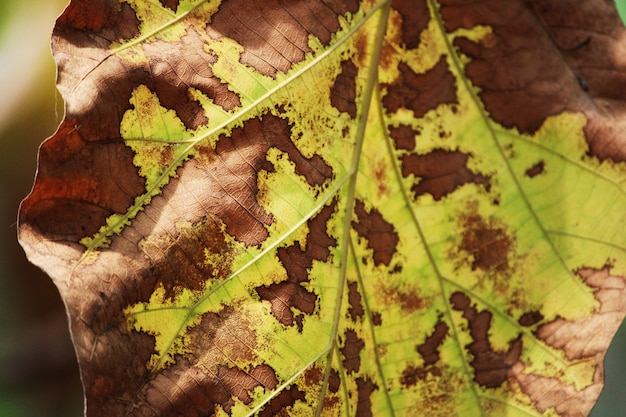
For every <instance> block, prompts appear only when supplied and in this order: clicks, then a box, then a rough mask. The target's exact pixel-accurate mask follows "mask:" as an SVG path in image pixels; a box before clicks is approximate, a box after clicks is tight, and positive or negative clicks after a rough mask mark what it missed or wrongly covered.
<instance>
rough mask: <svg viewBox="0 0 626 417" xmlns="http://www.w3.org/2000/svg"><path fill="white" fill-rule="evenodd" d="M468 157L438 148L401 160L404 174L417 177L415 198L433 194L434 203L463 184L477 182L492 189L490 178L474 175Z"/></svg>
mask: <svg viewBox="0 0 626 417" xmlns="http://www.w3.org/2000/svg"><path fill="white" fill-rule="evenodd" d="M469 156H470V155H468V154H466V153H463V152H461V151H447V150H444V149H435V150H433V151H431V152H429V153H427V154H425V155H419V154H415V153H413V154H409V155H404V156H403V157H402V175H404V176H405V177H408V176H409V175H411V174H412V175H414V176H415V177H416V179H417V181H416V183H415V184H414V185H413V186H412V187H411V191H413V193H414V194H415V198H417V197H419V196H420V195H424V194H430V195H432V196H433V198H434V199H435V201H439V200H441V199H442V198H443V197H445V196H446V195H448V194H450V193H452V192H453V191H454V190H456V189H457V188H459V187H461V186H462V185H465V184H469V183H474V184H480V185H483V186H484V187H485V188H486V189H487V191H488V190H489V188H490V181H489V177H486V176H484V175H481V174H475V173H474V172H472V170H470V169H469V168H468V167H467V163H468V159H469Z"/></svg>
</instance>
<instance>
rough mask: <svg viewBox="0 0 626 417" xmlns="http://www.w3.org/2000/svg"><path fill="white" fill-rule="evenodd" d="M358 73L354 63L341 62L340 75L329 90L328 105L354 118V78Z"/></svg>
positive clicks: (347, 60) (349, 61) (348, 61)
mask: <svg viewBox="0 0 626 417" xmlns="http://www.w3.org/2000/svg"><path fill="white" fill-rule="evenodd" d="M358 73H359V70H358V68H357V67H356V65H354V63H353V62H352V61H351V60H349V59H346V60H344V61H342V62H341V73H340V74H339V75H338V76H337V78H335V83H334V84H333V86H332V87H331V89H330V104H332V106H333V107H334V108H336V109H337V110H339V111H340V112H344V113H348V114H349V115H350V117H352V118H353V119H354V118H355V117H356V102H355V100H356V77H357V75H358Z"/></svg>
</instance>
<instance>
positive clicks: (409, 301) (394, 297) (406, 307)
mask: <svg viewBox="0 0 626 417" xmlns="http://www.w3.org/2000/svg"><path fill="white" fill-rule="evenodd" d="M379 292H380V295H381V296H382V297H384V300H385V304H386V305H399V306H400V307H402V310H403V311H404V312H405V313H406V314H411V313H414V312H415V311H417V310H419V309H420V308H422V307H423V306H424V300H422V299H421V298H420V296H419V292H418V291H417V290H415V289H408V290H405V289H399V288H394V287H392V286H390V285H384V286H380V288H379Z"/></svg>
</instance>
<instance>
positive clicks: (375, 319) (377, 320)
mask: <svg viewBox="0 0 626 417" xmlns="http://www.w3.org/2000/svg"><path fill="white" fill-rule="evenodd" d="M372 324H373V325H374V326H382V325H383V316H382V315H381V314H380V313H379V312H376V313H373V314H372Z"/></svg>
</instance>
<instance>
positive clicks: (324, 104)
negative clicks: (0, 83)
mask: <svg viewBox="0 0 626 417" xmlns="http://www.w3.org/2000/svg"><path fill="white" fill-rule="evenodd" d="M573 3H576V4H580V3H581V2H573ZM591 3H592V2H588V3H585V4H591ZM593 3H594V5H593V7H594V13H593V14H591V13H588V14H584V13H583V12H584V7H591V6H580V10H581V12H580V13H577V14H575V15H571V16H570V15H565V16H566V17H562V16H564V14H563V10H562V6H560V5H554V4H551V3H550V4H548V3H546V4H543V3H541V4H539V3H537V4H535V3H533V4H532V5H528V4H524V5H522V4H517V3H515V4H508V3H507V4H504V3H501V2H497V1H492V2H488V4H489V6H488V7H489V13H485V11H484V10H483V9H482V8H483V7H487V6H483V5H482V3H481V5H476V4H473V3H471V2H467V4H466V2H458V1H448V0H441V1H439V2H435V1H419V2H414V1H393V2H389V1H378V2H376V1H360V2H359V1H357V0H338V1H335V2H319V1H316V0H310V1H303V2H285V3H283V2H278V1H267V2H259V3H256V2H250V1H244V0H231V1H229V2H219V1H197V0H196V1H190V0H188V1H184V0H183V1H177V0H174V1H172V0H162V1H160V2H138V1H131V0H125V1H120V2H118V1H114V0H107V1H102V2H97V3H90V2H88V1H87V0H80V1H79V0H73V1H72V3H71V4H70V6H69V7H68V9H67V10H66V11H65V12H64V13H63V15H62V16H61V17H60V18H59V20H58V22H57V26H56V29H55V32H54V37H53V48H54V51H55V57H56V60H57V63H58V66H59V81H58V84H59V89H60V91H61V92H62V93H63V95H64V98H65V100H66V101H67V103H68V104H67V113H66V116H65V119H64V121H63V123H62V124H61V126H60V127H59V130H58V131H57V133H56V134H55V135H54V136H53V137H52V138H50V139H49V140H48V141H46V142H45V143H44V144H43V145H42V148H41V150H40V160H39V164H40V165H39V172H38V176H37V179H36V183H35V186H34V188H33V191H32V193H31V195H30V196H29V197H28V198H27V199H26V200H25V201H24V203H23V204H22V207H21V211H20V240H21V242H22V244H23V245H24V247H25V249H26V251H27V253H28V255H29V258H30V259H31V260H32V262H34V263H36V264H37V265H40V266H41V267H42V268H44V269H45V270H46V271H47V272H48V273H49V274H50V275H51V277H52V278H53V280H54V281H55V283H56V284H57V286H58V287H59V289H60V291H61V294H62V296H63V298H64V300H65V302H66V305H67V307H68V311H69V315H70V319H71V328H72V333H73V338H74V343H75V345H76V348H77V352H78V357H79V362H80V365H81V370H82V375H83V383H84V385H85V391H86V398H87V414H88V415H89V416H111V415H126V416H131V415H132V416H144V415H184V416H196V415H213V414H215V415H224V414H227V415H237V416H238V415H249V414H258V415H262V416H265V415H276V414H280V413H286V414H289V415H328V416H336V415H357V416H368V415H390V416H391V415H421V414H424V415H429V416H444V415H445V416H449V415H470V416H502V415H507V416H539V415H545V416H578V415H580V416H583V415H586V414H587V413H588V411H589V410H590V409H591V407H592V406H593V403H594V402H595V400H596V398H597V396H598V394H599V392H600V390H601V387H602V373H603V371H602V358H603V356H604V353H605V351H606V349H607V347H608V344H609V342H610V340H611V338H612V336H613V334H614V332H615V331H616V329H617V327H618V326H619V324H620V322H621V321H622V319H623V317H624V314H625V312H626V302H625V301H624V299H625V295H626V294H625V292H626V280H625V279H624V274H625V273H626V271H625V265H624V252H625V247H626V239H625V237H624V234H623V232H622V230H623V226H624V220H623V211H624V207H626V195H625V193H624V178H625V174H626V166H625V164H624V161H625V158H626V152H624V149H626V147H625V146H624V139H623V136H622V135H621V133H620V132H621V131H622V130H621V129H622V128H623V127H624V126H623V125H624V124H625V122H626V118H624V109H625V107H624V98H623V97H622V96H620V95H619V94H622V93H621V91H626V90H623V89H622V90H619V91H620V92H615V91H618V90H617V89H613V90H610V91H609V90H607V77H608V78H610V80H611V82H613V83H622V84H623V83H624V82H623V80H622V78H620V76H619V74H620V71H623V69H624V68H626V62H622V61H620V60H619V59H618V58H614V51H616V50H618V49H619V48H620V45H619V44H618V43H617V42H616V41H615V39H620V37H623V32H624V30H623V27H622V26H621V24H620V23H619V20H618V18H617V14H616V12H615V10H614V9H612V8H609V7H608V6H606V5H602V4H596V3H598V2H593ZM87 10H89V12H87ZM313 16H315V18H313ZM568 16H569V17H568ZM565 19H570V20H565ZM571 27H574V28H576V29H575V30H574V29H569V28H571ZM597 33H604V34H606V36H601V35H599V34H597ZM607 39H608V40H607ZM591 61H593V62H594V65H595V66H593V67H589V66H588V63H589V62H591ZM595 68H603V69H606V71H603V72H598V71H597V70H596V69H595ZM607 73H608V74H610V75H607Z"/></svg>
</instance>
